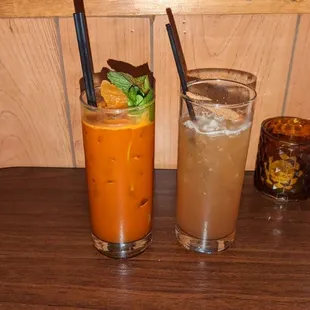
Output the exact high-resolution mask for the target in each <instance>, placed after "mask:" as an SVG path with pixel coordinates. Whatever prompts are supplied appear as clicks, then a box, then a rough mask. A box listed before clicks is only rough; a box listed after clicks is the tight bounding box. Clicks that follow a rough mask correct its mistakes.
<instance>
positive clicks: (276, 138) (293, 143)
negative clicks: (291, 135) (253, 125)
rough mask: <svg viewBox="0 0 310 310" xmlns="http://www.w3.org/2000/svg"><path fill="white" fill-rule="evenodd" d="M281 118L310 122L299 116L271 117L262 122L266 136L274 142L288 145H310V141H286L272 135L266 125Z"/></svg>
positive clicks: (262, 128)
mask: <svg viewBox="0 0 310 310" xmlns="http://www.w3.org/2000/svg"><path fill="white" fill-rule="evenodd" d="M281 118H286V119H299V120H305V121H308V120H307V119H305V118H301V117H297V116H275V117H269V118H267V119H265V120H263V121H262V124H261V130H262V132H263V133H264V134H266V135H267V136H268V137H269V138H271V139H273V140H277V141H278V142H281V143H283V144H288V145H307V144H310V139H308V140H301V141H287V140H284V139H281V138H279V137H278V136H277V135H275V134H273V133H270V132H269V131H268V130H267V128H266V123H267V122H270V121H272V120H276V119H281Z"/></svg>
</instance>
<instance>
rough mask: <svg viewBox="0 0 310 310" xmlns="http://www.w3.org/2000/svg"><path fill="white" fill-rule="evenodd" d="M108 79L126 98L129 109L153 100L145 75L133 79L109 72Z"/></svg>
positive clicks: (147, 78)
mask: <svg viewBox="0 0 310 310" xmlns="http://www.w3.org/2000/svg"><path fill="white" fill-rule="evenodd" d="M108 79H109V81H110V82H111V83H112V84H113V85H115V86H116V87H117V88H119V89H120V90H122V92H123V93H124V94H125V95H126V96H127V98H128V106H129V107H136V106H141V105H144V104H147V103H149V102H151V101H152V100H153V99H154V91H153V89H152V88H151V85H150V80H149V77H148V76H147V75H143V76H140V77H137V78H134V77H132V76H131V75H130V74H128V73H124V72H115V71H110V72H108Z"/></svg>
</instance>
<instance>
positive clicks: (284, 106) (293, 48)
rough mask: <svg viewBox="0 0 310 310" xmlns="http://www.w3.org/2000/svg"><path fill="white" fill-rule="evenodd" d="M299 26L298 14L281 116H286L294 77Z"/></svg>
mask: <svg viewBox="0 0 310 310" xmlns="http://www.w3.org/2000/svg"><path fill="white" fill-rule="evenodd" d="M299 26H300V14H298V16H297V19H296V26H295V34H294V39H293V44H292V51H291V58H290V64H289V68H288V72H287V77H286V83H285V91H284V97H283V104H282V111H281V115H285V110H286V105H287V98H288V93H289V88H290V84H291V76H292V70H293V64H294V58H295V50H296V43H297V39H298V33H299Z"/></svg>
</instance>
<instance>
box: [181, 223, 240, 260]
mask: <svg viewBox="0 0 310 310" xmlns="http://www.w3.org/2000/svg"><path fill="white" fill-rule="evenodd" d="M235 233H236V231H233V232H232V233H231V234H229V235H228V236H226V237H224V238H221V239H212V240H210V239H209V240H208V239H198V238H195V237H193V236H191V235H188V234H187V233H186V232H185V231H183V230H182V229H181V228H180V227H179V226H178V225H176V226H175V234H176V237H177V239H178V241H179V243H180V244H181V245H183V246H184V248H185V249H187V250H191V251H195V252H200V253H206V254H213V253H218V252H222V251H225V250H226V249H228V248H229V247H230V246H231V244H232V243H233V241H234V239H235Z"/></svg>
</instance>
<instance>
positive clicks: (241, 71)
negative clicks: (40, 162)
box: [187, 67, 257, 81]
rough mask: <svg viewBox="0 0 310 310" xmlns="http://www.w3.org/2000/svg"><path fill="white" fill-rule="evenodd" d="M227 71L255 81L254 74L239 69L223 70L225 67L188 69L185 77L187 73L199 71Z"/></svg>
mask: <svg viewBox="0 0 310 310" xmlns="http://www.w3.org/2000/svg"><path fill="white" fill-rule="evenodd" d="M216 70H217V71H227V72H228V73H229V72H232V73H242V74H244V73H245V74H247V75H249V76H251V77H252V78H253V79H254V80H255V81H257V76H256V75H255V74H254V73H251V72H249V71H244V70H240V69H232V68H225V67H212V68H208V67H206V68H196V69H189V70H187V75H188V73H194V72H199V71H216Z"/></svg>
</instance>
